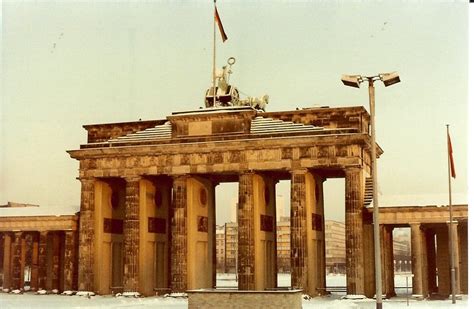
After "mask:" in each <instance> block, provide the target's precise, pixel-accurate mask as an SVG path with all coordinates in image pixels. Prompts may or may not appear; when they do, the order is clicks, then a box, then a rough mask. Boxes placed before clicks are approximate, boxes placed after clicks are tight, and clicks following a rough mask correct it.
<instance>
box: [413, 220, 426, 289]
mask: <svg viewBox="0 0 474 309" xmlns="http://www.w3.org/2000/svg"><path fill="white" fill-rule="evenodd" d="M410 228H411V251H412V252H411V259H412V262H411V267H412V272H413V282H412V285H413V295H418V296H422V297H426V296H428V286H427V285H428V277H427V273H426V270H427V267H426V266H427V259H426V239H425V233H424V231H423V230H422V229H421V224H420V223H411V224H410Z"/></svg>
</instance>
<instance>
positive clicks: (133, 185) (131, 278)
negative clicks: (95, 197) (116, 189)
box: [123, 177, 140, 292]
mask: <svg viewBox="0 0 474 309" xmlns="http://www.w3.org/2000/svg"><path fill="white" fill-rule="evenodd" d="M125 180H126V184H125V220H124V222H123V238H124V241H123V243H124V246H123V250H124V252H123V253H124V254H123V256H124V267H123V288H124V292H138V289H139V265H138V259H139V249H140V245H139V244H140V226H139V224H140V220H139V206H140V178H139V177H133V178H126V179H125Z"/></svg>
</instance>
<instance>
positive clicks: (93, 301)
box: [0, 274, 468, 309]
mask: <svg viewBox="0 0 474 309" xmlns="http://www.w3.org/2000/svg"><path fill="white" fill-rule="evenodd" d="M406 277H407V276H404V275H395V286H396V287H405V286H406ZM290 282H291V277H290V275H289V274H279V275H278V285H279V286H281V287H284V286H290ZM326 282H327V286H328V287H331V286H332V287H334V286H345V284H346V277H345V275H332V274H329V275H328V276H327V277H326ZM408 283H409V285H411V277H409V282H408ZM217 286H218V287H236V286H237V281H236V280H235V275H234V274H218V276H217ZM402 290H403V292H398V295H399V296H397V297H393V298H391V299H388V300H384V302H383V307H384V308H385V309H391V308H406V307H407V299H406V292H405V290H406V288H403V289H402ZM397 291H398V289H397ZM409 292H410V293H411V288H409ZM342 295H344V293H333V294H332V295H331V296H327V297H318V298H313V299H311V300H303V308H304V309H309V308H317V309H346V308H347V309H359V308H361V309H364V308H367V309H368V308H370V309H372V308H374V307H375V300H373V299H363V300H350V299H341V296H342ZM187 305H188V301H187V300H186V299H183V298H171V297H162V296H155V297H143V298H124V297H113V296H92V297H90V298H87V297H82V296H65V295H36V294H34V293H32V292H28V293H25V294H19V295H17V294H7V293H0V308H1V309H10V308H11V309H13V308H15V309H16V308H34V309H41V308H45V309H51V308H160V309H161V308H164V309H168V308H169V309H178V308H179V309H184V308H187ZM408 308H412V309H418V308H424V309H428V308H468V301H467V296H466V295H463V299H462V300H458V301H457V303H456V305H452V304H451V300H437V301H434V300H415V299H413V298H411V297H410V298H409V307H408Z"/></svg>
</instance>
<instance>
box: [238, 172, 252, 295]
mask: <svg viewBox="0 0 474 309" xmlns="http://www.w3.org/2000/svg"><path fill="white" fill-rule="evenodd" d="M253 176H254V175H253V174H252V173H247V174H242V175H240V176H239V205H238V208H239V209H238V219H237V220H238V227H239V228H238V256H239V257H238V273H239V290H255V256H254V255H255V239H254V230H255V221H254V211H255V209H254V208H255V205H254V197H253V195H254V187H253Z"/></svg>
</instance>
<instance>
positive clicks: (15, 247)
mask: <svg viewBox="0 0 474 309" xmlns="http://www.w3.org/2000/svg"><path fill="white" fill-rule="evenodd" d="M22 238H23V233H22V232H15V233H13V241H12V266H11V267H12V280H11V289H12V290H16V289H20V288H23V287H22V286H21V281H22V280H21V279H22V273H21V269H22V265H21V252H22V250H21V249H22Z"/></svg>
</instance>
